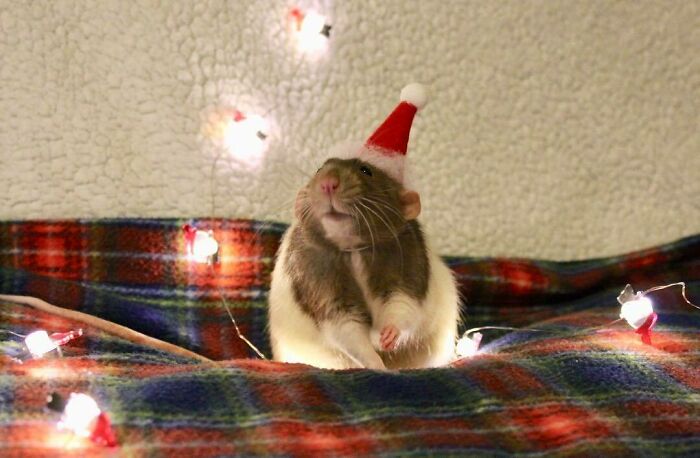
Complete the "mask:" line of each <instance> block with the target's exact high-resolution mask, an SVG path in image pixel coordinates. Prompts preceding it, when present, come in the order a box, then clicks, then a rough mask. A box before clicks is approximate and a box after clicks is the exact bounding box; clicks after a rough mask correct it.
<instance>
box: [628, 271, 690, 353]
mask: <svg viewBox="0 0 700 458" xmlns="http://www.w3.org/2000/svg"><path fill="white" fill-rule="evenodd" d="M674 286H680V287H681V295H682V296H683V300H684V301H685V302H686V303H687V304H688V305H690V306H691V307H695V308H697V309H700V307H699V306H697V305H695V304H693V303H692V302H690V301H689V300H688V296H686V294H685V282H677V283H670V284H668V285H662V286H654V287H653V288H649V289H648V290H646V291H641V292H636V293H635V292H634V289H633V288H632V285H629V284H628V285H626V286H625V287H624V289H623V290H622V291H621V292H620V294H619V296H617V301H618V302H619V303H620V305H621V306H622V307H621V308H620V318H622V319H624V320H625V321H627V323H628V324H629V325H630V326H631V327H632V328H634V330H635V332H636V333H637V334H639V335H640V336H641V338H642V342H644V343H645V344H647V345H651V330H652V329H653V328H654V325H655V324H656V321H657V320H658V318H659V316H658V315H657V314H656V312H654V306H653V303H652V301H651V299H650V298H649V297H647V295H648V294H649V293H652V292H654V291H659V290H662V289H666V288H671V287H674Z"/></svg>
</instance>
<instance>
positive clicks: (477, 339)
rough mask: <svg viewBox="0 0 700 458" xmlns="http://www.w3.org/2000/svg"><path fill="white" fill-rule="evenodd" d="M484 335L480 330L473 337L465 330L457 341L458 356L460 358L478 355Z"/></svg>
mask: <svg viewBox="0 0 700 458" xmlns="http://www.w3.org/2000/svg"><path fill="white" fill-rule="evenodd" d="M482 337H483V335H482V334H481V333H480V332H477V333H475V334H474V335H473V336H471V337H469V335H468V334H467V333H466V332H465V333H464V335H463V336H462V337H461V338H460V339H459V340H458V341H457V356H459V357H460V358H470V357H472V356H474V355H476V354H477V353H478V352H479V346H480V345H481V338H482Z"/></svg>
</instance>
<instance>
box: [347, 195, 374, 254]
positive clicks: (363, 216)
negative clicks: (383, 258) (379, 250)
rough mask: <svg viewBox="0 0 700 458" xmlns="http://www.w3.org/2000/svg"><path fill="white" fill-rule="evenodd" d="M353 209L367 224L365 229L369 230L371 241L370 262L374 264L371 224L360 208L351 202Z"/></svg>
mask: <svg viewBox="0 0 700 458" xmlns="http://www.w3.org/2000/svg"><path fill="white" fill-rule="evenodd" d="M352 207H353V208H354V209H355V210H357V213H358V214H359V215H360V216H361V217H362V219H363V220H365V224H366V225H367V230H368V231H369V237H370V240H371V241H372V264H374V245H375V244H374V235H373V233H372V226H370V224H369V221H368V220H367V217H366V216H365V215H364V213H362V210H360V209H359V208H358V207H357V204H353V206H352Z"/></svg>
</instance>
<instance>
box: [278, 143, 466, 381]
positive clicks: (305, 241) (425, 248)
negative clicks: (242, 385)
mask: <svg viewBox="0 0 700 458" xmlns="http://www.w3.org/2000/svg"><path fill="white" fill-rule="evenodd" d="M420 212H421V202H420V195H419V194H418V193H417V192H415V191H412V190H409V189H407V188H405V187H404V185H403V184H402V182H401V181H399V180H397V179H396V177H395V176H392V175H391V174H389V173H386V172H385V171H384V170H383V169H382V168H381V167H378V166H376V164H373V163H372V162H371V161H365V160H363V159H362V156H360V157H358V158H349V159H342V158H331V159H328V160H327V161H326V162H325V163H324V164H323V165H322V166H321V168H319V169H318V171H317V172H316V174H315V175H314V176H312V177H311V179H310V180H309V182H308V183H307V184H306V185H305V186H304V187H303V188H302V189H301V190H300V191H299V192H298V194H297V196H296V199H295V203H294V221H293V223H292V224H291V225H290V227H289V228H288V230H287V231H286V232H285V234H284V236H283V238H282V241H281V245H280V248H279V251H278V253H277V261H276V265H275V267H274V270H273V273H272V282H271V286H270V294H269V332H270V341H271V345H272V354H273V359H274V360H277V361H284V362H289V363H305V364H310V365H313V366H317V367H321V368H329V369H348V368H367V369H374V370H395V369H406V368H423V367H435V366H440V365H444V364H448V363H450V362H451V361H452V360H453V359H454V358H455V339H456V334H457V324H458V320H459V297H458V292H457V287H456V284H455V280H454V277H453V275H452V273H451V271H450V269H449V268H448V267H447V265H446V264H445V263H444V261H443V260H442V259H441V258H440V257H439V256H437V255H436V254H435V253H434V251H433V250H432V249H431V248H430V246H429V244H428V241H427V240H426V236H425V234H424V232H423V230H422V227H421V225H420V223H419V222H418V221H417V218H418V216H419V215H420Z"/></svg>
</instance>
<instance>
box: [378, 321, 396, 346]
mask: <svg viewBox="0 0 700 458" xmlns="http://www.w3.org/2000/svg"><path fill="white" fill-rule="evenodd" d="M398 337H399V330H398V329H397V328H396V326H392V325H388V326H384V328H383V329H382V333H381V335H380V337H379V343H381V345H382V350H384V351H391V350H394V349H396V343H397V340H398Z"/></svg>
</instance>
